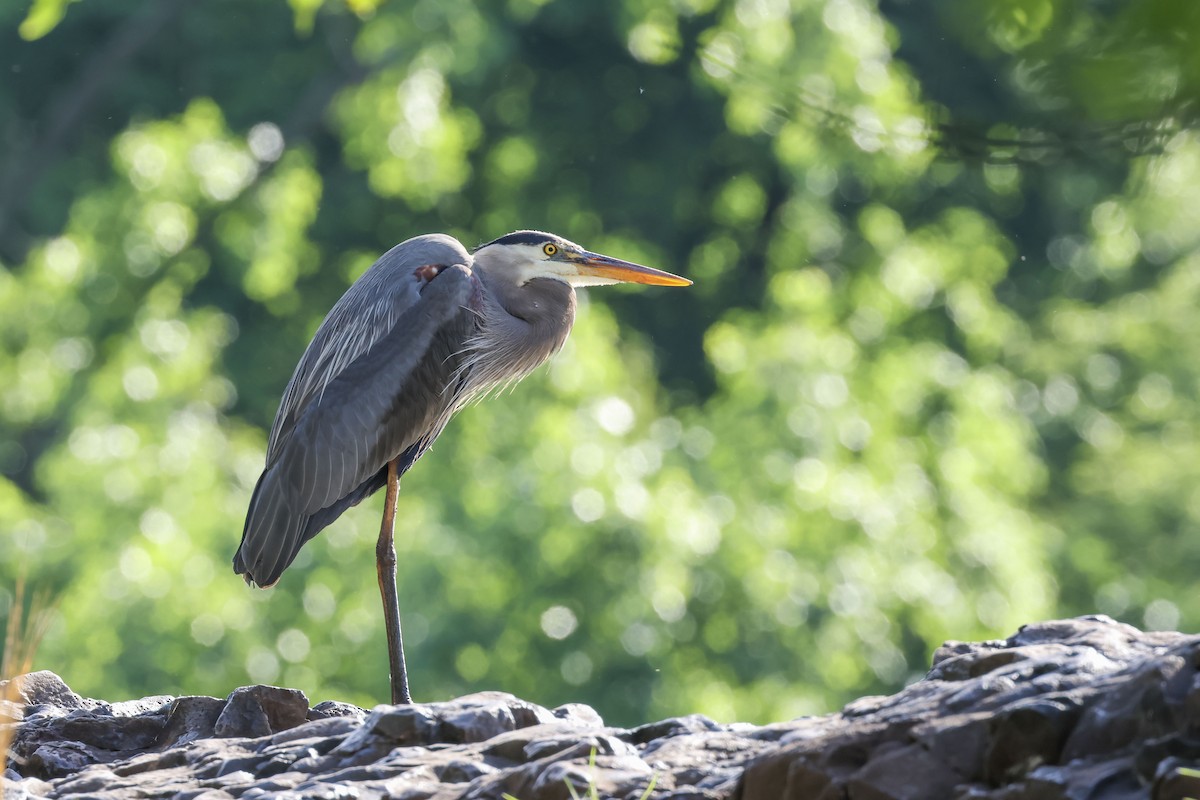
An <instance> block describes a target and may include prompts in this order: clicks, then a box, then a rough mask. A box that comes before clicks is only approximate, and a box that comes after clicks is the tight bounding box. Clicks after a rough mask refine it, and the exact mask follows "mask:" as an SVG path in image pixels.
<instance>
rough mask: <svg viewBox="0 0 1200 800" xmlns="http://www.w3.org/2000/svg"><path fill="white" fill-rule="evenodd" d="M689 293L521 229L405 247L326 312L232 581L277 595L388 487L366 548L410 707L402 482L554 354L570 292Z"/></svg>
mask: <svg viewBox="0 0 1200 800" xmlns="http://www.w3.org/2000/svg"><path fill="white" fill-rule="evenodd" d="M610 283H648V284H655V285H659V286H687V285H689V284H690V283H691V281H689V280H687V279H686V278H681V277H679V276H677V275H672V274H670V273H669V272H662V271H660V270H656V269H651V268H650V267H643V266H639V265H637V264H632V263H630V262H628V261H620V260H618V259H615V258H610V257H608V256H603V255H599V254H597V253H590V252H588V251H587V250H584V249H583V248H582V247H580V246H579V245H577V244H574V243H573V242H569V241H567V240H566V239H563V238H562V237H560V236H555V235H554V234H551V233H541V232H539V231H517V232H516V233H510V234H508V235H507V236H501V237H500V238H499V239H496V240H495V241H492V242H488V243H487V244H484V245H481V246H479V247H478V248H476V250H475V253H474V256H472V255H471V254H470V253H468V252H467V251H466V249H465V248H464V247H463V246H462V245H461V244H460V243H459V242H458V241H457V240H455V239H453V238H451V237H449V236H446V235H444V234H437V233H435V234H428V235H426V236H417V237H415V238H413V239H409V240H408V241H405V242H401V243H400V244H398V245H396V246H395V247H393V248H392V249H391V250H389V251H388V252H387V253H385V254H384V255H383V257H382V258H380V259H379V260H378V261H376V262H375V264H374V265H373V266H372V267H371V268H370V269H368V270H367V271H366V272H365V273H364V274H363V276H362V277H361V278H359V279H358V280H357V281H356V282H355V283H354V285H352V286H351V287H350V288H349V289H348V290H347V291H346V293H345V294H344V295H342V297H341V299H340V300H338V301H337V303H336V304H334V306H333V308H332V309H331V310H330V312H329V314H328V315H327V316H326V317H325V320H324V321H323V322H322V323H321V326H320V327H319V328H318V329H317V333H316V335H315V336H313V340H312V342H310V343H309V345H308V349H307V350H305V351H304V355H303V356H301V358H300V363H299V364H298V365H297V366H296V371H295V373H294V374H293V375H292V379H291V381H290V382H289V383H288V386H287V389H286V390H285V391H284V394H283V400H282V401H281V402H280V404H279V412H278V414H276V416H275V424H274V425H273V426H272V427H271V436H270V439H269V441H268V443H267V460H266V466H265V467H264V468H263V473H262V475H261V476H260V477H259V479H258V483H257V484H256V485H255V487H254V495H253V496H252V497H251V499H250V507H249V509H248V510H247V512H246V526H245V528H244V530H243V532H242V543H241V546H240V547H239V548H238V551H237V553H236V554H235V555H234V557H233V568H234V571H235V572H237V573H239V574H241V575H243V576H244V577H245V579H246V582H247V583H249V584H257V585H259V586H262V587H267V586H271V585H273V584H274V583H275V582H276V581H278V580H279V576H280V575H281V574H282V573H283V571H284V570H285V569H287V567H288V565H289V564H291V563H292V560H293V559H295V558H296V553H297V552H299V550H300V548H301V547H302V546H303V545H304V543H305V542H307V541H308V540H309V539H311V538H313V537H314V536H316V535H317V534H318V533H320V532H321V530H322V529H324V528H325V527H326V526H327V525H329V524H330V523H332V522H333V521H334V520H336V519H337V518H338V517H339V516H340V515H341V514H342V512H343V511H345V510H346V509H347V508H350V507H351V506H353V505H356V504H358V503H359V502H360V501H362V500H363V499H364V498H366V497H369V496H370V495H371V494H373V493H375V492H376V491H377V490H378V489H380V488H381V487H383V486H386V487H387V493H386V500H385V503H384V510H383V523H382V525H381V526H380V530H379V540H378V543H377V544H376V546H375V558H376V572H377V576H378V579H379V591H380V595H381V596H382V598H383V612H384V620H385V623H386V626H387V637H388V654H389V659H390V666H391V684H392V702H393V703H409V702H411V696H410V695H409V690H408V676H407V673H406V670H405V665H404V645H403V642H402V640H401V636H400V611H399V605H398V603H397V600H396V550H395V546H394V544H393V538H392V532H393V527H394V521H395V511H396V493H397V492H398V491H399V487H400V476H401V475H403V474H404V473H405V471H407V470H408V468H409V467H411V466H412V465H413V462H415V461H416V460H417V459H418V458H419V457H420V456H421V454H422V453H424V452H425V451H426V450H428V449H429V446H430V445H431V444H432V443H433V440H434V439H436V438H437V436H438V434H440V433H441V432H442V429H443V428H445V426H446V423H447V422H449V421H450V417H451V416H453V415H454V412H456V411H458V410H459V409H460V408H462V407H463V405H465V404H466V403H467V402H469V401H470V400H471V399H472V398H474V397H478V396H479V395H480V394H481V393H485V392H487V391H488V390H489V389H492V388H494V387H497V386H500V385H503V384H506V383H511V382H513V381H517V380H520V379H521V378H523V377H525V376H526V375H528V374H529V373H530V372H531V371H532V370H533V369H534V368H536V367H537V366H538V365H539V364H541V363H542V362H544V361H545V360H546V359H547V358H549V357H550V356H551V355H553V354H554V353H555V352H557V351H558V349H559V348H560V347H562V345H563V342H564V341H565V340H566V338H567V334H568V333H570V331H571V325H572V323H573V322H574V321H575V289H574V287H576V286H597V285H602V284H610Z"/></svg>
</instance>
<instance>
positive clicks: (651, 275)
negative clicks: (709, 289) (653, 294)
mask: <svg viewBox="0 0 1200 800" xmlns="http://www.w3.org/2000/svg"><path fill="white" fill-rule="evenodd" d="M568 258H569V259H570V261H571V263H572V264H574V265H575V266H576V267H577V268H578V270H579V274H580V275H581V276H592V277H596V278H602V279H606V280H610V281H620V282H621V283H644V284H648V285H650V286H691V285H692V282H691V281H689V280H688V279H687V278H681V277H679V276H678V275H672V274H671V273H669V272H663V271H662V270H660V269H654V268H652V267H643V266H642V265H641V264H634V263H633V262H632V261H622V260H621V259H619V258H610V257H609V256H602V255H600V254H599V253H590V252H588V251H586V250H585V251H583V252H582V253H580V254H579V255H573V254H572V255H570V256H568Z"/></svg>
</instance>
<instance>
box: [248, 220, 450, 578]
mask: <svg viewBox="0 0 1200 800" xmlns="http://www.w3.org/2000/svg"><path fill="white" fill-rule="evenodd" d="M451 241H453V240H451ZM455 244H457V242H455ZM459 249H461V246H459ZM394 252H395V248H394V249H393V251H392V252H389V254H388V256H391V255H392V254H393V253H394ZM411 255H412V254H411V253H409V254H407V256H411ZM438 255H440V256H441V257H442V258H445V257H446V254H445V253H440V254H438ZM461 255H462V257H463V258H465V259H466V263H469V256H466V254H465V251H464V252H463V253H462V254H461ZM388 256H385V257H384V258H383V259H380V263H378V264H376V265H375V267H372V269H371V270H369V271H368V273H367V274H365V275H364V276H363V277H362V278H361V279H360V280H359V282H357V283H356V284H355V285H354V286H353V287H351V290H350V291H348V292H347V293H346V295H345V296H343V298H342V299H341V300H339V301H338V303H337V305H335V306H334V308H333V310H331V311H330V313H329V315H328V316H327V317H326V319H325V322H323V323H322V325H321V328H320V329H319V330H318V332H317V335H316V336H315V337H314V339H313V341H312V343H311V344H310V345H309V348H308V350H307V351H306V352H305V354H304V357H303V358H302V359H301V362H300V364H299V365H298V366H297V368H296V373H295V374H294V375H293V377H292V381H291V383H289V385H288V390H287V392H286V393H285V395H284V400H283V402H282V403H281V405H280V410H279V414H278V416H277V417H276V420H275V425H274V428H273V429H272V434H271V440H270V442H269V445H268V450H267V466H266V468H265V469H264V471H263V474H262V476H261V477H260V478H259V481H258V485H257V486H256V487H255V490H254V496H253V498H252V499H251V502H250V508H249V510H248V512H247V516H246V527H245V529H244V531H243V534H242V544H241V547H240V548H239V549H238V552H237V554H236V555H235V556H234V570H235V571H237V572H239V573H245V575H246V576H247V578H248V579H249V580H253V581H254V582H255V583H257V584H258V585H260V586H269V585H271V584H273V583H274V582H275V581H276V580H278V578H279V575H280V574H281V573H282V572H283V570H284V569H285V568H286V567H287V566H288V564H290V563H291V562H292V560H293V559H294V558H295V556H296V553H297V552H298V551H299V549H300V546H301V545H302V544H303V543H304V541H306V540H307V538H311V536H312V535H313V533H315V531H309V532H307V534H306V530H307V529H308V528H309V527H311V526H309V521H310V519H311V518H312V517H313V516H314V515H316V514H318V513H319V512H321V511H322V509H328V508H330V507H331V506H334V505H335V504H339V501H340V500H342V499H344V498H347V497H348V496H351V495H352V494H355V493H356V492H357V491H358V490H359V489H360V488H361V487H362V486H364V484H368V483H369V482H371V481H372V480H373V478H374V477H375V476H377V475H378V473H379V472H380V470H381V468H383V467H384V466H385V465H386V464H387V462H388V461H390V460H391V459H393V458H395V457H396V456H397V455H399V452H392V450H393V449H395V448H396V447H397V446H398V445H397V441H398V440H399V437H398V436H397V434H398V431H397V430H395V429H396V428H397V426H398V422H397V409H396V408H395V403H396V401H397V398H398V397H399V396H400V395H401V392H402V390H403V389H404V387H405V384H406V382H408V381H409V380H410V379H411V378H412V376H413V373H414V371H416V370H418V368H419V367H420V366H421V364H422V361H423V360H425V359H426V358H427V356H428V355H429V354H430V350H431V347H432V346H433V345H434V343H435V341H437V339H438V336H439V333H440V332H443V331H444V330H445V329H446V328H447V327H448V326H449V327H454V326H451V325H450V323H452V322H453V321H454V320H456V319H458V320H461V318H462V316H463V315H465V314H469V313H470V312H468V311H465V310H464V309H465V307H466V306H467V304H468V300H469V297H470V294H471V291H472V276H471V273H470V270H469V269H468V268H467V267H465V266H461V265H459V266H452V267H449V268H446V269H443V270H442V271H441V273H440V274H439V275H438V276H437V277H436V278H434V279H433V281H431V282H430V283H429V284H428V285H427V286H425V287H424V289H423V290H421V288H420V286H421V282H420V281H417V280H416V279H414V278H413V276H412V269H413V267H414V266H419V265H420V264H421V263H436V261H435V260H431V261H425V262H422V261H420V260H416V261H414V260H412V259H411V258H410V257H404V258H402V259H397V260H395V261H394V263H392V264H391V265H390V266H391V269H390V270H389V268H388V267H389V263H388ZM398 265H402V266H403V269H402V270H401V269H398ZM389 272H390V274H387V273H389ZM368 329H369V330H368ZM443 344H444V343H443ZM434 349H439V348H434ZM427 402H428V403H429V404H430V405H432V406H437V405H438V404H440V403H441V402H444V400H443V399H442V398H441V397H428V398H427ZM403 411H405V412H406V413H401V414H399V417H400V418H401V419H403V420H404V422H403V423H399V424H403V425H406V426H407V427H408V428H410V429H411V428H414V427H415V425H416V422H417V421H419V420H421V419H423V418H424V417H425V416H426V414H427V411H426V410H425V409H421V408H415V409H404V410H403ZM420 433H421V432H420V431H411V430H410V431H408V434H409V435H420ZM399 446H401V447H402V448H407V447H408V446H409V444H407V443H402V444H400V445H399ZM364 496H365V495H364ZM344 507H346V506H345V505H344V504H343V508H344ZM326 516H328V515H326ZM328 521H332V518H331V519H329V520H328ZM328 521H327V522H326V523H325V524H328Z"/></svg>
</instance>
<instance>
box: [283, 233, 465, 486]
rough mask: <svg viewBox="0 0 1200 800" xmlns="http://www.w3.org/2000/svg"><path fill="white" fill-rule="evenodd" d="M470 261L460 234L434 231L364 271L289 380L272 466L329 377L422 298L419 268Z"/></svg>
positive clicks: (331, 312)
mask: <svg viewBox="0 0 1200 800" xmlns="http://www.w3.org/2000/svg"><path fill="white" fill-rule="evenodd" d="M470 263H471V256H470V255H469V254H468V253H467V251H466V248H464V247H463V246H462V245H461V244H460V243H459V242H458V241H457V240H455V239H453V238H451V237H449V236H446V235H444V234H428V235H425V236H417V237H414V238H412V239H408V240H406V241H403V242H401V243H400V244H398V245H396V246H395V247H393V248H392V249H391V250H389V251H387V252H386V253H384V254H383V255H382V256H381V257H380V258H379V260H378V261H377V262H375V264H373V265H372V266H371V268H370V269H368V270H367V271H366V272H365V273H363V275H362V277H360V278H359V279H358V280H357V281H355V282H354V285H353V286H351V287H350V288H349V289H348V290H346V293H345V294H344V295H342V297H341V299H339V300H338V301H337V303H335V304H334V306H333V308H331V309H330V310H329V313H328V314H326V315H325V319H324V320H322V322H321V325H320V327H318V328H317V332H316V334H315V335H314V336H313V340H312V341H311V342H310V343H309V345H308V348H307V349H306V350H305V351H304V355H303V356H301V357H300V363H299V364H297V365H296V371H295V372H294V373H293V374H292V379H291V380H290V381H288V385H287V389H285V390H284V392H283V400H281V401H280V403H279V411H278V413H276V415H275V422H274V424H273V425H272V426H271V436H270V438H269V439H268V441H267V466H270V465H271V463H272V462H273V461H274V460H275V458H277V457H278V455H279V452H280V450H281V449H282V447H283V446H284V444H286V442H287V440H288V438H289V437H290V436H291V433H292V430H293V429H294V428H295V426H296V423H297V421H298V420H299V418H300V416H301V415H302V414H303V413H304V410H305V409H306V408H307V407H308V405H309V404H310V403H312V402H313V401H314V400H316V399H318V398H320V396H321V395H322V393H323V392H324V390H325V388H326V386H328V384H329V382H330V381H332V380H333V379H334V378H336V377H337V376H339V375H341V374H342V372H343V371H344V370H345V369H346V368H347V367H349V366H350V364H352V363H353V362H354V361H355V359H357V358H359V357H360V356H362V355H363V354H365V353H368V352H370V350H371V348H372V347H373V346H374V344H375V342H377V341H379V339H380V338H381V337H383V336H384V335H387V334H388V333H389V332H390V331H391V330H392V329H393V328H394V327H395V326H396V323H397V322H398V321H399V318H400V315H401V314H403V313H404V312H406V311H407V310H408V309H409V308H411V307H412V306H414V305H416V303H417V302H418V301H419V300H420V299H421V296H422V294H421V291H420V288H421V286H422V285H423V282H422V281H420V280H418V279H417V278H416V277H414V275H413V270H414V269H416V268H417V267H420V266H422V265H425V264H438V265H444V266H449V265H451V264H470ZM439 277H442V276H439ZM426 347H428V345H426ZM423 350H424V348H422V351H423Z"/></svg>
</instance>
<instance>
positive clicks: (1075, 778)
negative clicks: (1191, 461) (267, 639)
mask: <svg viewBox="0 0 1200 800" xmlns="http://www.w3.org/2000/svg"><path fill="white" fill-rule="evenodd" d="M1198 666H1200V637H1197V636H1185V635H1183V634H1179V633H1143V632H1141V631H1139V630H1137V629H1135V628H1132V627H1129V626H1128V625H1123V624H1119V623H1116V622H1113V621H1112V620H1109V619H1106V618H1100V617H1089V618H1084V619H1075V620H1065V621H1058V622H1045V623H1039V624H1036V625H1028V626H1026V627H1024V628H1022V629H1021V630H1020V631H1019V632H1018V633H1017V634H1015V635H1014V636H1013V637H1012V638H1010V639H1007V640H1005V641H991V642H980V643H973V644H966V643H958V642H951V643H947V644H945V645H943V646H942V647H941V648H940V649H939V650H938V651H937V653H936V654H935V655H934V660H933V668H932V669H931V670H930V672H929V674H928V675H927V676H926V677H925V678H924V679H923V680H921V681H919V682H917V683H914V684H913V685H911V686H909V687H908V688H906V689H904V690H903V691H901V692H899V693H898V694H895V695H892V696H890V697H869V698H864V699H862V700H858V701H856V702H854V703H852V704H850V705H849V706H847V707H846V708H844V709H843V710H842V711H841V712H839V713H836V714H830V715H828V716H824V717H809V718H803V719H797V720H792V721H789V722H779V723H776V724H772V725H764V726H756V725H747V724H732V725H725V724H719V723H716V722H713V721H712V720H709V719H706V718H704V717H701V716H690V717H680V718H677V719H668V720H663V721H662V722H655V723H651V724H649V725H643V726H641V727H637V728H632V729H624V728H613V727H609V726H606V725H605V724H604V722H603V720H601V719H600V717H599V716H598V715H597V714H596V712H595V711H593V710H592V709H591V708H588V707H587V706H582V705H571V706H563V707H561V708H556V709H553V710H549V709H545V708H542V707H540V706H537V705H534V704H532V703H527V702H525V701H523V700H520V699H518V698H515V697H513V696H511V695H506V694H498V693H484V694H475V695H469V696H467V697H461V698H459V699H457V700H453V701H450V702H445V703H426V704H418V705H413V706H387V705H384V706H378V707H376V708H375V709H373V710H372V711H369V712H368V711H364V710H362V709H359V708H356V707H354V706H350V705H346V704H344V703H337V702H324V703H318V704H317V705H315V706H312V707H311V708H310V707H309V705H308V701H307V699H306V698H305V696H304V694H303V693H301V692H299V691H296V690H294V689H280V688H276V687H272V686H249V687H245V688H242V689H238V690H236V691H235V692H233V693H232V694H231V695H229V697H228V698H225V699H218V698H214V697H147V698H144V699H142V700H133V701H130V702H122V703H106V702H102V701H99V700H89V699H86V698H82V697H80V696H79V695H77V694H75V693H74V692H72V691H71V690H70V689H69V688H68V687H67V685H66V684H65V683H63V681H62V680H61V679H60V678H58V677H57V676H56V675H54V674H53V673H49V672H38V673H33V674H31V675H27V676H23V677H22V678H18V679H17V680H18V681H19V685H18V687H17V688H18V695H19V697H20V699H21V700H22V701H23V708H22V706H21V705H20V704H13V703H10V704H8V705H7V706H6V707H4V708H0V715H3V714H7V715H8V716H9V718H12V717H13V716H14V715H15V716H20V715H21V713H22V712H23V713H24V720H23V721H22V722H20V723H19V724H17V723H13V724H12V725H10V726H9V733H12V734H13V742H12V746H11V749H10V754H9V769H8V771H7V773H6V775H5V778H4V779H3V783H2V786H0V788H3V796H4V797H5V798H8V800H13V799H14V798H36V797H52V798H58V797H75V798H79V797H89V798H112V799H113V800H117V799H118V798H158V797H178V798H184V800H189V799H191V800H223V799H224V798H234V797H236V798H244V799H245V800H251V799H252V798H265V797H287V798H300V797H304V798H328V799H329V800H341V799H342V798H345V799H346V800H349V799H350V798H377V797H389V798H409V799H411V800H425V799H426V798H439V800H440V799H442V798H445V799H447V800H448V799H449V798H501V797H504V796H505V795H511V796H512V797H515V798H519V799H520V800H542V798H555V799H556V800H562V799H563V798H568V797H570V796H571V795H572V794H574V793H578V794H579V795H580V796H581V797H583V796H587V794H588V793H590V792H592V791H594V792H595V795H596V796H599V797H605V798H610V797H611V798H642V797H643V796H647V793H648V797H650V798H680V799H682V798H696V799H697V800H699V798H727V797H728V798H743V799H744V800H751V799H753V800H758V799H759V798H771V800H776V798H795V799H796V800H800V799H801V798H803V799H804V800H808V799H809V798H819V799H821V800H833V798H862V799H864V800H865V799H866V798H871V799H872V800H875V799H878V800H882V799H883V798H905V799H913V800H915V799H916V798H935V799H937V800H941V799H942V798H960V799H961V800H974V799H975V798H1005V799H1006V800H1018V799H1020V800H1042V799H1043V798H1072V800H1082V799H1083V798H1097V799H1099V798H1106V799H1108V798H1113V799H1115V798H1143V797H1152V798H1162V799H1164V800H1165V799H1166V798H1180V799H1182V798H1185V797H1198V796H1200V778H1197V777H1196V776H1197V775H1200V772H1194V771H1193V770H1192V767H1200V676H1198V675H1197V668H1198ZM14 727H15V731H14V730H13V728H14ZM568 784H571V786H572V788H568Z"/></svg>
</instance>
